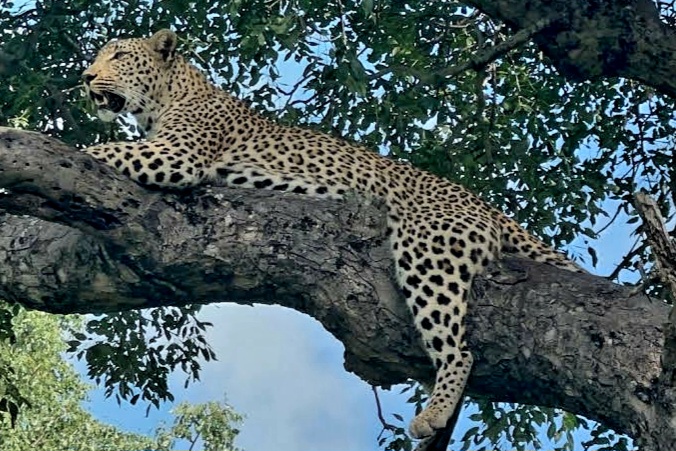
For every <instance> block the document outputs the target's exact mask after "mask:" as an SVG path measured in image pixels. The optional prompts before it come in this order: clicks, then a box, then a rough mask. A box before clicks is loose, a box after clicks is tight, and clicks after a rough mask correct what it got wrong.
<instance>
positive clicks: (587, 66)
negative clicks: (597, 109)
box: [467, 0, 676, 96]
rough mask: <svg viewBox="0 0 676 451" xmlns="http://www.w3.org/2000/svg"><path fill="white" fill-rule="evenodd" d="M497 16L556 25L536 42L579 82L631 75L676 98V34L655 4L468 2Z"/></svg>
mask: <svg viewBox="0 0 676 451" xmlns="http://www.w3.org/2000/svg"><path fill="white" fill-rule="evenodd" d="M467 3H468V4H470V5H472V6H475V7H477V8H478V9H480V10H482V11H483V12H485V13H486V14H488V15H489V16H490V17H491V18H493V19H495V20H499V21H502V22H505V23H506V24H508V25H509V26H510V27H512V28H513V29H514V30H516V31H518V30H523V29H527V28H528V27H530V26H531V25H532V24H534V23H535V22H537V21H540V20H542V19H543V18H552V19H555V20H556V23H555V24H554V25H553V26H551V27H550V28H548V29H547V30H544V31H542V32H540V33H538V34H537V35H536V36H535V37H534V40H535V42H536V43H537V44H538V46H540V48H541V49H542V50H543V51H544V52H545V54H547V55H548V56H549V57H550V59H551V61H552V63H553V64H554V65H555V66H556V67H557V68H558V69H559V71H560V72H561V73H562V74H563V75H565V76H567V77H569V78H571V79H575V80H587V79H598V78H601V77H626V78H631V79H634V80H639V81H642V82H644V83H646V84H648V85H650V86H653V87H654V88H656V89H658V90H659V91H661V92H663V93H665V94H667V95H670V96H674V95H676V79H675V78H674V76H673V74H674V73H675V72H676V30H675V29H674V28H673V27H670V26H668V25H666V24H665V23H664V22H662V20H661V19H660V14H659V10H658V9H657V6H656V5H655V2H653V1H652V0H622V1H614V0H554V1H552V0H468V1H467Z"/></svg>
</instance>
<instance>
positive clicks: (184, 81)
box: [83, 30, 580, 438]
mask: <svg viewBox="0 0 676 451" xmlns="http://www.w3.org/2000/svg"><path fill="white" fill-rule="evenodd" d="M175 47H176V36H175V34H174V33H173V32H171V31H169V30H162V31H159V32H158V33H156V34H155V35H153V36H152V37H150V38H148V39H126V40H119V41H113V42H110V43H108V44H107V45H106V46H105V47H103V48H102V49H101V51H100V52H99V54H98V56H97V58H96V60H95V61H94V63H93V64H92V65H91V67H89V68H88V69H87V70H86V71H85V72H84V74H83V80H84V83H85V87H86V89H87V91H88V92H89V95H90V97H91V98H92V100H93V101H94V103H95V104H96V105H97V106H98V111H99V116H100V117H101V118H102V119H104V120H113V119H114V118H115V117H116V116H117V115H118V114H120V113H125V112H129V113H132V114H134V115H135V116H136V118H137V120H138V122H139V124H140V126H141V127H142V128H143V129H144V130H145V131H146V134H147V139H145V140H142V141H139V142H114V143H108V144H102V145H97V146H93V147H90V148H88V149H86V151H87V152H88V153H90V154H91V155H93V156H94V157H96V158H98V159H100V160H102V161H104V162H106V163H107V164H109V165H111V166H114V167H115V168H117V169H118V170H119V171H121V172H122V173H123V174H126V175H127V176H129V177H131V178H132V179H134V180H136V181H138V182H140V183H142V184H144V185H155V186H159V187H172V188H186V187H190V186H194V185H197V184H199V183H202V182H205V181H210V182H212V183H221V184H226V185H229V186H238V187H246V188H264V189H269V190H276V191H287V192H292V193H298V194H308V195H311V196H315V197H323V198H340V197H342V196H343V195H344V194H345V193H346V192H347V191H348V190H355V191H358V192H360V193H364V194H366V195H369V196H375V197H379V198H382V199H384V200H385V202H386V204H387V208H388V212H389V213H388V225H389V230H390V233H391V240H390V241H391V247H392V252H393V254H394V261H395V265H396V278H397V281H398V283H399V285H400V288H401V291H402V292H403V294H404V296H405V298H406V301H407V303H408V306H409V308H410V309H411V312H412V313H413V317H414V319H415V324H416V326H417V328H418V330H419V331H420V333H421V335H422V339H423V342H424V344H425V347H426V349H427V352H428V353H429V356H430V357H431V359H432V361H433V362H434V366H435V367H436V370H437V375H436V383H435V386H434V389H433V391H432V393H431V396H430V399H429V402H428V404H427V406H426V408H425V409H424V410H423V411H422V412H421V413H420V414H419V415H418V416H416V417H415V419H414V420H413V421H412V423H411V426H410V431H411V434H412V435H413V436H414V437H417V438H421V437H427V436H430V435H432V434H433V432H434V431H435V430H436V429H440V428H443V427H444V426H445V424H446V421H447V420H448V418H449V417H450V416H451V414H452V413H453V411H454V409H455V408H456V406H457V404H458V402H459V400H460V398H461V394H462V391H463V388H464V387H465V384H466V382H467V377H468V376H469V372H470V369H471V367H472V354H471V353H470V351H469V349H468V348H467V344H466V341H465V324H464V320H465V315H466V310H467V297H468V296H469V290H470V286H471V284H472V280H473V278H474V277H475V276H476V275H477V274H478V273H480V272H481V271H482V270H483V269H484V268H485V267H486V266H487V265H488V264H489V262H491V261H492V260H494V259H496V258H498V257H499V255H500V253H501V252H502V251H507V252H513V253H516V254H519V255H522V256H525V257H528V258H531V259H533V260H536V261H541V262H546V263H550V264H553V265H556V266H560V267H562V268H565V269H568V270H571V271H580V270H579V268H578V267H577V266H576V265H575V264H573V263H572V262H570V261H569V260H567V259H566V258H565V257H564V256H562V255H561V254H559V253H557V252H555V251H553V250H552V249H550V248H548V247H547V246H546V245H544V244H543V243H542V242H540V241H539V240H537V239H536V238H534V237H532V236H531V235H529V234H528V233H527V232H525V231H524V230H523V229H522V228H521V227H520V226H519V225H518V224H517V223H516V222H514V221H513V220H512V219H510V218H508V217H507V216H505V215H504V214H502V213H501V212H500V211H498V210H496V209H494V208H492V207H491V206H489V205H487V204H486V203H485V202H484V201H482V200H481V199H480V198H478V197H477V196H475V195H474V194H472V193H471V192H469V191H467V190H466V189H465V188H463V187H462V186H460V185H457V184H454V183H451V182H449V181H447V180H444V179H441V178H438V177H436V176H434V175H432V174H429V173H427V172H424V171H421V170H419V169H416V168H415V167H412V166H410V165H407V164H402V163H399V162H397V161H394V160H392V159H387V158H383V157H381V156H380V155H378V154H377V153H374V152H370V151H368V150H366V149H364V148H362V147H360V146H357V145H354V144H351V143H349V142H347V141H344V140H341V139H338V138H334V137H332V136H328V135H325V134H322V133H318V132H315V131H311V130H306V129H302V128H295V127H284V126H280V125H277V124H276V123H274V122H271V121H269V120H267V119H265V118H263V117H261V116H259V115H257V114H256V113H255V112H253V111H252V110H250V109H249V108H247V107H246V106H245V105H244V104H243V103H242V102H241V101H239V100H237V99H236V98H234V97H232V96H231V95H229V94H227V93H226V92H224V91H223V90H221V89H219V88H217V87H215V86H213V85H212V84H210V83H209V82H208V81H207V80H206V78H205V77H204V76H203V75H202V74H201V73H200V72H199V71H198V70H197V69H196V68H195V67H193V66H191V65H190V64H188V63H187V62H186V61H185V60H184V59H183V58H182V57H181V56H179V55H176V53H175Z"/></svg>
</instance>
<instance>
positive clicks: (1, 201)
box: [0, 129, 676, 451]
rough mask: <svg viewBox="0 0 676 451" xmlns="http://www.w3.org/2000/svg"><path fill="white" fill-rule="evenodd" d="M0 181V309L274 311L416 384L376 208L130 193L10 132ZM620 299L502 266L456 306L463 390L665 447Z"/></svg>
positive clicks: (666, 434)
mask: <svg viewBox="0 0 676 451" xmlns="http://www.w3.org/2000/svg"><path fill="white" fill-rule="evenodd" d="M0 187H4V188H6V189H7V190H8V193H7V194H4V195H3V194H0V261H2V265H0V297H1V298H4V299H7V300H10V301H15V302H20V303H22V304H23V305H26V306H28V307H30V308H35V309H39V310H43V311H48V312H59V313H71V312H91V313H99V312H111V311H117V310H123V309H131V308H145V307H154V306H159V305H182V304H188V303H195V302H200V303H211V302H238V303H254V302H258V303H264V304H279V305H283V306H286V307H289V308H293V309H296V310H298V311H301V312H305V313H307V314H309V315H311V316H312V317H314V318H316V319H317V320H318V321H320V322H321V323H322V324H323V325H324V327H325V328H326V329H327V330H328V331H329V332H331V333H332V334H333V335H335V336H336V337H337V338H338V339H339V340H340V341H341V342H342V343H343V344H344V345H345V366H346V368H347V369H348V370H350V371H353V372H355V373H356V374H357V375H359V376H360V377H361V378H363V379H364V380H366V381H368V382H370V383H373V384H377V385H391V384H396V383H399V382H402V381H404V380H406V379H408V378H413V379H418V380H421V381H423V382H430V381H431V379H432V374H433V370H432V366H431V364H430V362H429V360H428V358H427V357H426V356H425V354H424V352H423V350H422V349H421V346H420V344H419V341H418V335H417V332H416V331H415V329H414V328H413V326H412V321H411V318H410V316H409V313H408V311H407V309H406V307H405V305H404V303H403V301H402V299H401V298H400V296H399V293H398V291H397V289H396V288H395V286H394V285H393V283H392V279H391V277H390V273H391V265H392V263H391V260H390V256H389V250H388V245H387V243H386V242H385V238H384V237H385V222H384V211H383V208H382V206H380V205H369V204H367V203H365V202H364V201H363V200H362V199H358V198H357V197H356V196H353V197H350V198H349V199H347V200H346V201H344V202H338V201H326V200H316V199H310V198H305V197H301V196H296V195H292V194H280V193H273V192H265V191H251V190H232V189H225V188H216V187H215V188H202V189H200V190H196V191H194V192H191V193H162V192H157V191H148V190H146V189H144V188H142V187H140V186H138V185H136V184H135V183H133V182H131V181H129V180H127V179H125V178H123V177H121V176H119V175H117V174H116V173H114V171H112V170H111V169H109V168H107V167H104V166H101V165H100V164H98V163H97V162H96V161H95V160H93V159H91V158H90V157H89V156H87V155H85V154H83V153H80V152H77V151H74V150H72V149H70V148H68V147H67V146H65V145H63V144H61V143H59V142H57V141H54V140H52V139H49V138H47V137H44V136H42V135H39V134H36V133H29V132H21V131H16V130H11V129H0ZM2 211H4V212H5V213H4V214H3V213H2ZM629 293H630V289H628V288H624V287H621V286H618V285H614V284H612V283H610V282H608V281H606V280H604V279H602V278H599V277H594V276H590V275H584V274H573V273H568V272H565V271H560V270H558V269H556V268H553V267H550V266H546V265H541V264H536V263H533V262H529V261H523V260H517V259H506V260H505V261H504V267H503V268H502V269H501V270H500V271H499V272H497V271H495V268H494V271H493V272H492V273H491V274H489V275H487V276H486V277H482V278H480V279H479V280H478V281H477V283H476V284H475V290H474V299H473V300H472V301H471V302H470V315H469V318H468V327H469V332H468V333H469V336H468V339H469V343H470V347H471V349H473V352H474V354H475V367H474V369H473V372H472V377H471V380H470V386H469V391H470V393H472V394H475V395H479V396H484V397H489V398H491V399H494V400H503V401H517V402H521V403H526V404H538V405H546V406H555V407H561V408H564V409H566V410H569V411H571V412H576V413H579V414H582V415H585V416H587V417H589V418H593V419H597V420H600V421H602V422H604V423H605V424H607V425H608V426H610V427H612V428H614V429H615V430H616V431H618V432H625V433H629V434H631V435H632V436H634V437H635V438H639V439H642V440H644V443H645V444H646V445H645V447H644V449H645V450H650V451H652V450H655V451H668V450H669V451H670V449H671V446H672V444H673V443H674V441H675V440H676V432H675V429H674V428H673V427H670V424H672V423H670V422H674V421H676V417H675V416H674V410H673V407H674V405H673V400H672V399H669V398H668V397H667V395H665V392H664V391H659V392H658V391H656V390H655V384H656V382H655V381H656V380H657V378H658V376H659V375H660V372H661V362H660V356H661V354H662V350H663V344H664V333H665V332H664V329H663V327H662V326H661V324H662V323H663V321H664V319H665V318H666V317H667V315H668V311H669V308H668V306H666V305H664V304H661V303H657V302H652V303H651V302H649V301H648V300H647V299H646V298H645V297H644V296H642V295H637V296H629ZM654 431H660V432H659V434H657V433H656V432H654ZM657 435H660V437H657ZM666 444H668V446H667V445H666Z"/></svg>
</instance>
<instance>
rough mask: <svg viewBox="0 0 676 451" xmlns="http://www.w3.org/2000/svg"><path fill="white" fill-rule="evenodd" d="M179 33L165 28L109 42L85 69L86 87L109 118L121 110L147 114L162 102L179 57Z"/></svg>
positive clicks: (99, 110)
mask: <svg viewBox="0 0 676 451" xmlns="http://www.w3.org/2000/svg"><path fill="white" fill-rule="evenodd" d="M175 50H176V34H174V32H173V31H170V30H161V31H158V32H157V33H155V34H154V35H152V36H151V37H150V38H148V39H122V40H116V41H111V42H109V43H108V44H106V45H105V46H104V47H103V48H102V49H101V50H100V51H99V53H98V55H97V56H96V59H95V60H94V62H93V63H92V65H91V66H89V68H87V70H85V71H84V72H83V73H82V80H83V82H84V88H85V91H86V92H87V94H88V96H89V97H90V98H91V100H92V101H93V102H94V104H95V105H96V108H97V113H98V116H99V117H100V118H101V119H102V120H104V121H107V122H110V121H113V120H114V119H115V118H116V117H117V116H118V115H119V114H122V113H132V114H143V113H144V112H148V111H149V110H150V109H155V108H157V107H158V106H160V105H161V102H162V98H163V95H162V94H163V92H164V91H165V90H166V88H167V84H168V83H169V78H168V75H169V74H170V71H171V67H172V65H173V63H174V61H175Z"/></svg>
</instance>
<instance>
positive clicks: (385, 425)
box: [371, 385, 397, 438]
mask: <svg viewBox="0 0 676 451" xmlns="http://www.w3.org/2000/svg"><path fill="white" fill-rule="evenodd" d="M371 390H372V391H373V396H374V397H375V399H376V409H377V412H378V419H379V420H380V423H381V424H382V425H383V430H382V431H381V432H380V435H379V436H378V438H380V436H381V435H382V434H383V432H384V431H395V430H396V429H397V428H396V426H393V425H391V424H390V423H388V422H387V421H385V418H384V417H383V407H382V405H381V404H380V397H379V396H378V387H376V386H375V385H371Z"/></svg>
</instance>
